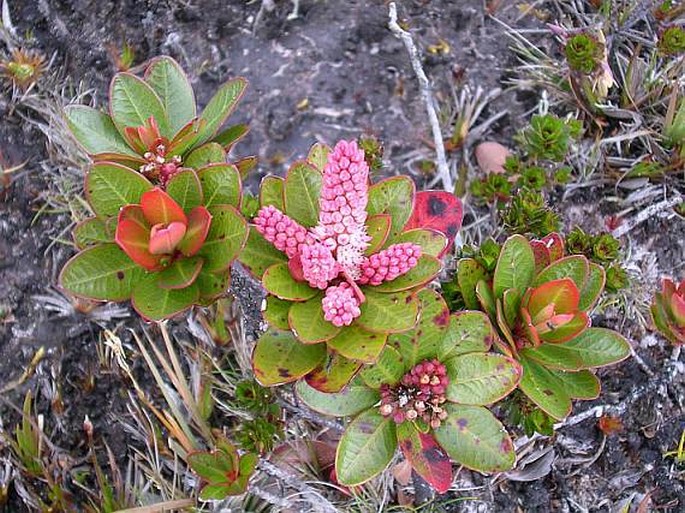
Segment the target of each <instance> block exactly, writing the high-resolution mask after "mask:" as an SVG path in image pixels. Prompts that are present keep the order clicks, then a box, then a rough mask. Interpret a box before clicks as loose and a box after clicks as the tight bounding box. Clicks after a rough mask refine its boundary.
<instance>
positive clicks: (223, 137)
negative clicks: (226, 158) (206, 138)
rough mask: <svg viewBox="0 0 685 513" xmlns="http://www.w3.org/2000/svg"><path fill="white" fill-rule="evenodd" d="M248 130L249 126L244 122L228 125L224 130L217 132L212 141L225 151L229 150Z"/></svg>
mask: <svg viewBox="0 0 685 513" xmlns="http://www.w3.org/2000/svg"><path fill="white" fill-rule="evenodd" d="M249 131H250V127H249V126H247V125H246V124H245V123H240V124H238V125H233V126H229V127H228V128H227V129H226V130H222V131H221V132H219V133H218V134H217V135H216V136H215V137H214V138H212V142H215V143H217V144H219V145H221V146H222V147H223V148H224V149H225V150H226V151H228V150H230V149H231V148H232V147H233V145H234V144H235V143H237V142H238V141H240V140H241V139H242V138H243V137H245V136H246V135H247V133H248V132H249Z"/></svg>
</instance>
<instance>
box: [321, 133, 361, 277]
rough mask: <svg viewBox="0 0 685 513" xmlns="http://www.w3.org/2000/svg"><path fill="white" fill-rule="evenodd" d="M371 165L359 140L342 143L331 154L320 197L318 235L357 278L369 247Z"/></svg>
mask: <svg viewBox="0 0 685 513" xmlns="http://www.w3.org/2000/svg"><path fill="white" fill-rule="evenodd" d="M368 190H369V166H368V164H367V163H366V161H365V160H364V151H363V150H361V149H359V147H358V146H357V143H356V142H355V141H349V142H348V141H339V142H338V144H336V145H335V148H334V149H333V150H332V151H331V152H330V153H329V155H328V161H327V162H326V165H325V167H324V171H323V185H322V187H321V197H320V198H319V212H320V213H319V224H318V226H317V227H316V228H315V229H314V232H315V233H316V234H317V236H318V237H319V240H321V241H322V242H323V243H324V244H326V246H328V247H329V248H330V249H331V251H335V252H336V257H337V261H338V262H339V263H340V265H341V266H342V267H343V268H344V269H345V271H347V272H348V274H350V276H352V277H353V278H357V277H358V275H359V265H360V264H361V262H362V259H363V255H364V251H365V250H366V248H367V247H368V243H369V236H368V235H367V234H366V216H367V213H366V205H367V203H368Z"/></svg>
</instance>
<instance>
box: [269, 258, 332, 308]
mask: <svg viewBox="0 0 685 513" xmlns="http://www.w3.org/2000/svg"><path fill="white" fill-rule="evenodd" d="M262 285H263V286H264V288H265V289H266V290H267V292H269V293H270V294H273V295H274V296H276V297H279V298H281V299H287V300H288V301H307V300H308V299H311V298H313V297H314V296H315V295H317V294H318V293H319V291H318V290H317V289H314V288H312V287H310V286H309V285H308V284H307V282H304V281H297V280H295V278H293V277H292V275H291V274H290V270H289V269H288V264H287V263H283V264H274V265H272V266H271V267H269V268H268V269H267V270H266V272H265V273H264V276H263V277H262Z"/></svg>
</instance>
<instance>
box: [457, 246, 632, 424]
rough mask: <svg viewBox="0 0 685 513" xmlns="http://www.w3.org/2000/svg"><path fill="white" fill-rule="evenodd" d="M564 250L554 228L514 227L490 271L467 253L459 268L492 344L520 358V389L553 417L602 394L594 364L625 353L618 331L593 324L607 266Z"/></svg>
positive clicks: (469, 301) (469, 299) (461, 286)
mask: <svg viewBox="0 0 685 513" xmlns="http://www.w3.org/2000/svg"><path fill="white" fill-rule="evenodd" d="M564 254H565V252H564V245H563V239H562V238H561V237H560V236H559V235H558V234H551V235H549V236H548V237H545V238H544V239H542V240H535V241H529V240H527V239H526V238H525V237H523V236H522V235H514V236H512V237H510V238H509V239H507V240H506V242H505V243H504V244H503V246H502V249H501V252H500V255H499V258H498V260H497V265H496V267H495V270H494V272H493V273H488V272H487V271H486V270H485V268H484V267H483V266H482V265H481V264H480V263H478V262H477V261H476V260H474V259H471V258H466V259H462V260H461V261H460V262H459V264H458V269H457V280H458V283H459V289H460V292H461V293H462V296H463V298H464V303H465V304H466V307H467V308H472V309H480V310H482V311H483V312H485V313H487V315H488V317H489V318H490V320H491V321H492V323H493V325H494V326H495V327H496V329H497V332H498V336H497V337H496V338H495V341H494V343H495V345H496V347H497V348H498V349H499V351H500V352H501V353H503V354H505V355H507V356H509V357H511V358H514V359H516V360H517V361H519V362H520V363H521V365H522V367H523V377H522V378H521V382H520V383H519V389H520V390H521V391H522V392H523V393H524V394H525V395H526V396H527V397H528V398H529V399H530V400H531V401H532V402H533V403H534V404H535V405H537V406H538V407H539V408H540V409H541V410H543V411H544V412H545V413H547V414H548V415H550V416H551V417H553V418H555V419H563V418H564V417H566V416H567V415H568V414H569V413H570V412H571V401H572V400H573V399H594V398H596V397H597V396H598V395H599V392H600V384H599V380H598V379H597V378H596V377H595V375H594V374H593V373H592V369H595V368H597V367H604V366H607V365H612V364H615V363H617V362H619V361H621V360H623V359H625V358H627V357H628V356H629V354H630V346H629V344H628V342H627V341H626V340H625V339H624V338H623V337H622V336H621V335H620V334H618V333H616V332H615V331H612V330H609V329H606V328H596V327H591V321H590V312H591V311H592V308H593V306H594V305H595V304H596V302H597V300H598V299H599V296H600V295H601V293H602V291H603V289H604V284H605V271H604V269H603V268H602V266H601V265H599V264H596V263H593V262H590V261H588V259H587V258H586V257H585V256H583V255H571V256H564Z"/></svg>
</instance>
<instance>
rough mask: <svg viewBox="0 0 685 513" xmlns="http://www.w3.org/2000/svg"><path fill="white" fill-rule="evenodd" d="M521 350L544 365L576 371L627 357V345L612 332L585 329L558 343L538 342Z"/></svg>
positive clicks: (615, 361)
mask: <svg viewBox="0 0 685 513" xmlns="http://www.w3.org/2000/svg"><path fill="white" fill-rule="evenodd" d="M522 353H523V354H525V355H526V356H527V357H530V358H532V359H534V360H536V361H537V362H539V363H541V364H543V365H544V366H546V367H550V368H552V369H560V370H570V371H577V370H582V369H592V368H595V367H604V366H606V365H613V364H614V363H617V362H620V361H621V360H624V359H625V358H627V357H628V356H630V344H629V343H628V341H626V339H625V338H623V337H622V336H621V335H619V334H618V333H616V332H615V331H612V330H609V329H606V328H588V329H586V330H584V331H583V332H582V333H581V334H580V335H578V336H577V337H575V338H574V339H572V340H570V341H568V342H564V343H562V344H542V345H540V346H538V347H535V348H526V349H524V350H522Z"/></svg>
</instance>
